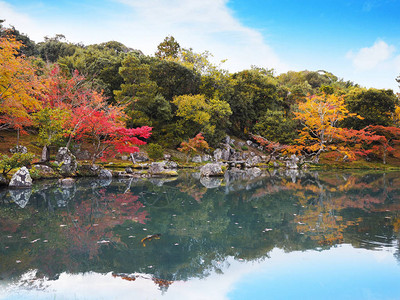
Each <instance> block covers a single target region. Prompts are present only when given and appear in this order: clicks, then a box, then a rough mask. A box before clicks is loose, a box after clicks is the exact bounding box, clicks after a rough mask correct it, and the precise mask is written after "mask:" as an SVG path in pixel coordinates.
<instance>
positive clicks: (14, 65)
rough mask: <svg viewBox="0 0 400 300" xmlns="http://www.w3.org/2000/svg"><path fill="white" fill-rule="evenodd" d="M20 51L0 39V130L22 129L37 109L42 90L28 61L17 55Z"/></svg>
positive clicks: (14, 44)
mask: <svg viewBox="0 0 400 300" xmlns="http://www.w3.org/2000/svg"><path fill="white" fill-rule="evenodd" d="M21 47H22V43H21V42H18V41H16V40H15V39H14V38H10V37H8V36H7V37H0V129H7V128H16V129H17V130H20V129H23V126H28V125H30V124H31V121H32V120H31V113H32V112H34V111H36V110H38V109H39V108H40V107H41V103H40V101H39V96H40V95H41V93H42V92H43V90H44V86H43V84H42V81H41V80H40V78H38V76H37V75H36V70H35V68H34V67H33V65H32V63H31V62H30V60H29V59H26V58H25V57H24V56H21V55H19V54H18V51H19V49H20V48H21Z"/></svg>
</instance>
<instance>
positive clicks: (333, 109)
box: [294, 94, 360, 162]
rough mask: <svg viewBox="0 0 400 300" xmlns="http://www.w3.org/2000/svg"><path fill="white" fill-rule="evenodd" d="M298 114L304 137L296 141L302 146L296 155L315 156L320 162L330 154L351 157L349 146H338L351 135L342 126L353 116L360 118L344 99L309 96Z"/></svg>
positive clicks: (300, 105)
mask: <svg viewBox="0 0 400 300" xmlns="http://www.w3.org/2000/svg"><path fill="white" fill-rule="evenodd" d="M294 114H295V115H296V119H298V120H300V122H301V124H302V125H303V128H302V130H301V131H300V137H299V138H298V139H297V140H296V144H298V145H299V146H297V147H294V148H295V151H302V150H303V151H306V152H308V153H313V154H314V155H315V156H314V158H315V161H316V162H317V161H318V159H319V155H320V154H321V153H322V152H323V151H327V150H335V151H339V152H341V153H343V154H345V155H348V156H350V155H351V152H350V151H347V150H348V149H347V148H346V147H345V146H339V145H338V144H337V143H335V141H339V140H343V137H344V136H345V135H346V133H347V129H346V128H340V127H338V123H339V122H340V121H342V120H344V119H345V118H346V117H349V116H353V117H354V116H355V117H359V116H357V115H356V114H350V113H349V111H348V110H347V108H346V106H345V103H344V99H343V97H339V96H335V95H326V94H322V95H320V96H309V97H307V99H306V101H305V102H302V103H299V107H298V112H295V113H294ZM359 118H360V117H359Z"/></svg>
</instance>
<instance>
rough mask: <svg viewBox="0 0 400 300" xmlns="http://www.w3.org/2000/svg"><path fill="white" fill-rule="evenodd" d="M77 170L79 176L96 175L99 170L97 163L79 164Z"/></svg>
mask: <svg viewBox="0 0 400 300" xmlns="http://www.w3.org/2000/svg"><path fill="white" fill-rule="evenodd" d="M77 171H78V174H79V176H83V177H88V176H97V175H98V174H99V172H100V167H99V166H98V165H80V166H78V170H77Z"/></svg>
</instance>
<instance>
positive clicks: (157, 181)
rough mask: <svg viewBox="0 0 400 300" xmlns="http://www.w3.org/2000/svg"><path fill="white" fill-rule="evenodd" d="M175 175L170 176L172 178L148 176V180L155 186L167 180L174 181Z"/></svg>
mask: <svg viewBox="0 0 400 300" xmlns="http://www.w3.org/2000/svg"><path fill="white" fill-rule="evenodd" d="M175 180H176V177H172V178H155V177H153V178H149V182H151V183H152V184H154V185H156V186H163V185H164V183H167V182H172V181H175Z"/></svg>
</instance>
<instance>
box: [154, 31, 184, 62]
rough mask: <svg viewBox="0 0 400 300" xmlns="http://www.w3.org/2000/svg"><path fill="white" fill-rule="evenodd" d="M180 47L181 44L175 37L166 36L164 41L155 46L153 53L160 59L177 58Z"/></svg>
mask: <svg viewBox="0 0 400 300" xmlns="http://www.w3.org/2000/svg"><path fill="white" fill-rule="evenodd" d="M180 49H181V46H180V45H179V43H178V42H177V41H176V40H175V38H174V37H173V36H167V37H165V39H164V41H162V42H161V43H160V44H159V45H158V46H157V52H156V53H155V55H156V57H158V58H160V59H168V58H177V57H178V55H179V51H180Z"/></svg>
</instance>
